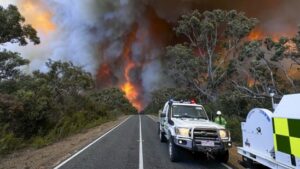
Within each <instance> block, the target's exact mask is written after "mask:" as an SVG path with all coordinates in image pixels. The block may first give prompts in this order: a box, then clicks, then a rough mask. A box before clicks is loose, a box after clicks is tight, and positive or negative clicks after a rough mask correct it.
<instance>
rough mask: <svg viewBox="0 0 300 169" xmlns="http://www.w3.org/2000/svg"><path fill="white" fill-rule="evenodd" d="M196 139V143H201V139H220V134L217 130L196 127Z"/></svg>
mask: <svg viewBox="0 0 300 169" xmlns="http://www.w3.org/2000/svg"><path fill="white" fill-rule="evenodd" d="M193 134H194V141H195V143H196V144H200V143H201V141H204V140H207V141H218V140H219V136H218V132H217V130H213V129H199V128H195V129H194V133H193Z"/></svg>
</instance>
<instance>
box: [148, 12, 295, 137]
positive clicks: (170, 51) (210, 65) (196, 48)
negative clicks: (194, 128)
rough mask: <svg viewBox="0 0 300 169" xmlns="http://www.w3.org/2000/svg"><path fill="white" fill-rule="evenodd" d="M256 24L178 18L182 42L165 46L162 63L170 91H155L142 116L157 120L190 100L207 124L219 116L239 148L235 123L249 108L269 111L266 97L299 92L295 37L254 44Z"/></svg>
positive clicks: (221, 16)
mask: <svg viewBox="0 0 300 169" xmlns="http://www.w3.org/2000/svg"><path fill="white" fill-rule="evenodd" d="M257 23H258V21H257V19H255V18H248V17H247V16H246V15H245V14H244V13H242V12H237V11H235V10H232V11H224V10H213V11H205V12H200V11H198V10H194V11H191V12H188V13H186V14H184V15H182V16H181V18H180V19H179V20H178V22H177V24H176V26H175V27H174V31H175V32H176V34H177V35H178V36H179V38H181V39H182V42H181V43H178V44H175V45H173V46H168V47H167V48H166V50H165V54H164V57H163V60H162V62H163V64H164V65H165V66H164V68H165V70H164V71H165V72H166V76H167V77H168V78H169V79H172V81H173V84H174V87H173V88H162V89H159V90H157V91H154V92H153V93H152V101H151V103H150V104H149V106H148V107H147V108H146V109H145V113H151V114H157V113H158V111H159V109H162V107H163V104H164V103H165V102H166V101H167V100H169V99H174V100H190V99H192V98H193V99H196V100H197V102H198V103H200V104H202V105H204V106H205V107H206V110H207V112H208V115H209V117H210V118H211V119H213V117H214V116H215V113H216V111H217V110H220V111H222V112H223V114H224V115H225V117H226V119H227V121H228V125H227V128H229V129H230V131H231V133H232V138H233V140H234V141H236V142H241V126H240V122H241V121H245V118H246V116H247V113H248V112H249V111H250V110H251V109H252V108H255V107H260V108H267V109H269V110H272V102H271V97H270V93H275V96H274V99H275V100H276V101H277V102H278V101H279V100H280V99H281V98H282V96H283V95H285V94H290V93H297V92H299V91H300V31H299V32H298V33H296V34H295V35H294V37H289V38H288V37H281V38H279V39H273V38H272V37H261V38H256V39H253V38H252V37H251V36H250V34H251V32H253V31H254V28H255V27H256V25H257ZM266 34H268V33H267V32H266Z"/></svg>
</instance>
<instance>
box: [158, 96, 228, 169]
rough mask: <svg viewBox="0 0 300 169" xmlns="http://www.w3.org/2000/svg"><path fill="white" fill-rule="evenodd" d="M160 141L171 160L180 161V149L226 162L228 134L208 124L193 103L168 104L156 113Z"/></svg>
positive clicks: (201, 112)
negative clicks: (157, 115) (165, 147)
mask: <svg viewBox="0 0 300 169" xmlns="http://www.w3.org/2000/svg"><path fill="white" fill-rule="evenodd" d="M158 133H159V138H160V141H161V142H165V141H168V144H169V156H170V160H171V161H173V162H175V161H179V160H180V158H181V157H180V152H179V151H180V148H184V149H188V150H190V151H193V152H203V153H210V154H212V155H214V156H215V158H216V159H217V160H219V161H221V162H225V163H226V162H227V161H228V158H229V153H228V149H229V148H230V147H231V138H230V132H229V131H228V130H226V129H225V128H224V127H223V126H221V125H218V124H216V123H214V122H211V121H210V120H209V118H208V116H207V114H206V112H205V109H204V107H203V106H202V105H199V104H196V103H195V102H193V101H192V102H178V101H173V100H171V101H168V102H166V104H165V106H164V108H163V110H162V111H160V113H159V128H158Z"/></svg>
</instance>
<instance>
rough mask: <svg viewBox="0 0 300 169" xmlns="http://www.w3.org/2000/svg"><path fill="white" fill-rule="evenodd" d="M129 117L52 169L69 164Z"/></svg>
mask: <svg viewBox="0 0 300 169" xmlns="http://www.w3.org/2000/svg"><path fill="white" fill-rule="evenodd" d="M130 117H131V116H129V117H127V118H126V119H125V120H123V121H122V122H121V123H120V124H118V125H117V126H115V127H114V128H112V129H110V130H109V131H108V132H106V133H105V134H103V135H102V136H100V137H99V138H97V139H96V140H95V141H93V142H92V143H90V144H89V145H87V146H85V147H84V148H83V149H81V150H80V151H78V152H77V153H76V154H74V155H72V156H71V157H69V158H68V159H66V160H65V161H63V162H62V163H60V164H59V165H57V166H56V167H55V168H54V169H59V168H60V167H62V166H63V165H65V164H66V163H67V162H69V161H70V160H72V159H73V158H74V157H76V156H77V155H78V154H80V153H81V152H83V151H84V150H86V149H87V148H89V147H90V146H92V145H93V144H95V143H96V142H97V141H99V140H100V139H102V138H103V137H105V136H106V135H107V134H109V133H110V132H112V131H113V130H114V129H116V128H117V127H119V126H120V125H122V124H123V123H125V122H126V121H127V120H128V119H129V118H130Z"/></svg>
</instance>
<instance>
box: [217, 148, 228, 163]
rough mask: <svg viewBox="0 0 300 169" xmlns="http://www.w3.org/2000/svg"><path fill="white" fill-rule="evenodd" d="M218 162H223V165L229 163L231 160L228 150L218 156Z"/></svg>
mask: <svg viewBox="0 0 300 169" xmlns="http://www.w3.org/2000/svg"><path fill="white" fill-rule="evenodd" d="M216 160H218V161H220V162H222V163H227V162H228V160H229V152H228V150H226V151H223V152H220V153H218V154H217V155H216Z"/></svg>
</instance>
